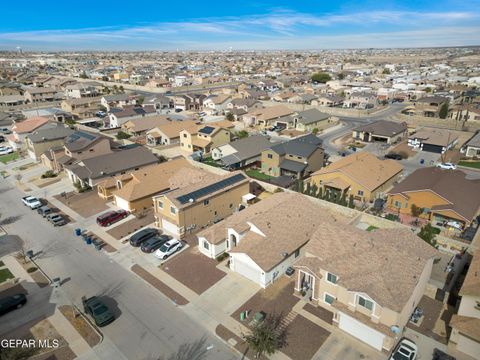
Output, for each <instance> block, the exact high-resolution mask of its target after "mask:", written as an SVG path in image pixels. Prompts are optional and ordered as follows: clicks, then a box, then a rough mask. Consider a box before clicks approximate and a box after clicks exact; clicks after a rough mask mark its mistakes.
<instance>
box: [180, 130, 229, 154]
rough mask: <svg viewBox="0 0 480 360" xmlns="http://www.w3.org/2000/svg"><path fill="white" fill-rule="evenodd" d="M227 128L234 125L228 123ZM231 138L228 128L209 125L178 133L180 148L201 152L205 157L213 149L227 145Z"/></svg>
mask: <svg viewBox="0 0 480 360" xmlns="http://www.w3.org/2000/svg"><path fill="white" fill-rule="evenodd" d="M221 125H223V122H222V124H221ZM227 126H230V127H233V126H234V125H233V124H231V123H230V124H227ZM231 137H232V133H231V132H230V130H229V129H228V128H226V127H222V126H218V125H216V124H215V123H210V124H207V125H205V126H203V127H200V128H190V129H184V130H182V131H180V147H181V149H182V150H185V151H188V152H195V151H201V152H202V154H204V155H205V154H210V151H211V150H212V149H213V148H215V147H218V146H220V145H224V144H227V143H229V142H230V139H231Z"/></svg>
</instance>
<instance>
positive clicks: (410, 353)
mask: <svg viewBox="0 0 480 360" xmlns="http://www.w3.org/2000/svg"><path fill="white" fill-rule="evenodd" d="M417 350H418V349H417V345H416V344H415V343H414V342H413V341H411V340H408V339H405V338H404V339H402V340H400V342H399V343H398V345H397V347H396V348H395V351H394V352H393V353H392V355H391V356H390V358H389V360H415V359H416V358H417Z"/></svg>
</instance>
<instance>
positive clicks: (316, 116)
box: [296, 109, 330, 125]
mask: <svg viewBox="0 0 480 360" xmlns="http://www.w3.org/2000/svg"><path fill="white" fill-rule="evenodd" d="M329 117H330V115H329V114H325V113H322V112H321V111H319V110H318V109H309V110H305V111H299V112H298V115H297V116H296V118H297V119H298V122H299V123H301V124H305V125H308V124H312V123H316V122H318V121H321V120H327V119H328V118H329Z"/></svg>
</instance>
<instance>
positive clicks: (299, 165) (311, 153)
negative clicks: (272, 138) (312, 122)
mask: <svg viewBox="0 0 480 360" xmlns="http://www.w3.org/2000/svg"><path fill="white" fill-rule="evenodd" d="M321 144H322V140H320V139H319V138H318V137H316V136H315V135H313V134H309V135H305V136H302V137H299V138H296V139H293V140H289V141H286V142H283V143H280V144H275V145H273V146H272V147H270V148H269V149H266V150H264V151H262V167H261V171H262V173H264V174H267V175H270V176H274V177H277V176H282V175H288V176H292V177H295V178H297V179H301V178H303V177H305V176H307V175H309V174H311V173H313V172H315V171H317V170H318V169H320V168H321V167H322V166H323V163H324V151H323V148H322V146H321Z"/></svg>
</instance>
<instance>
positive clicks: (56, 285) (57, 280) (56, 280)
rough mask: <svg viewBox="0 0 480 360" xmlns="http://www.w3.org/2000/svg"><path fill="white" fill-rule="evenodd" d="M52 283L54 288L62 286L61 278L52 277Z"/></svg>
mask: <svg viewBox="0 0 480 360" xmlns="http://www.w3.org/2000/svg"><path fill="white" fill-rule="evenodd" d="M52 285H53V287H54V288H58V287H59V286H60V278H58V277H57V278H53V279H52Z"/></svg>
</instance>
